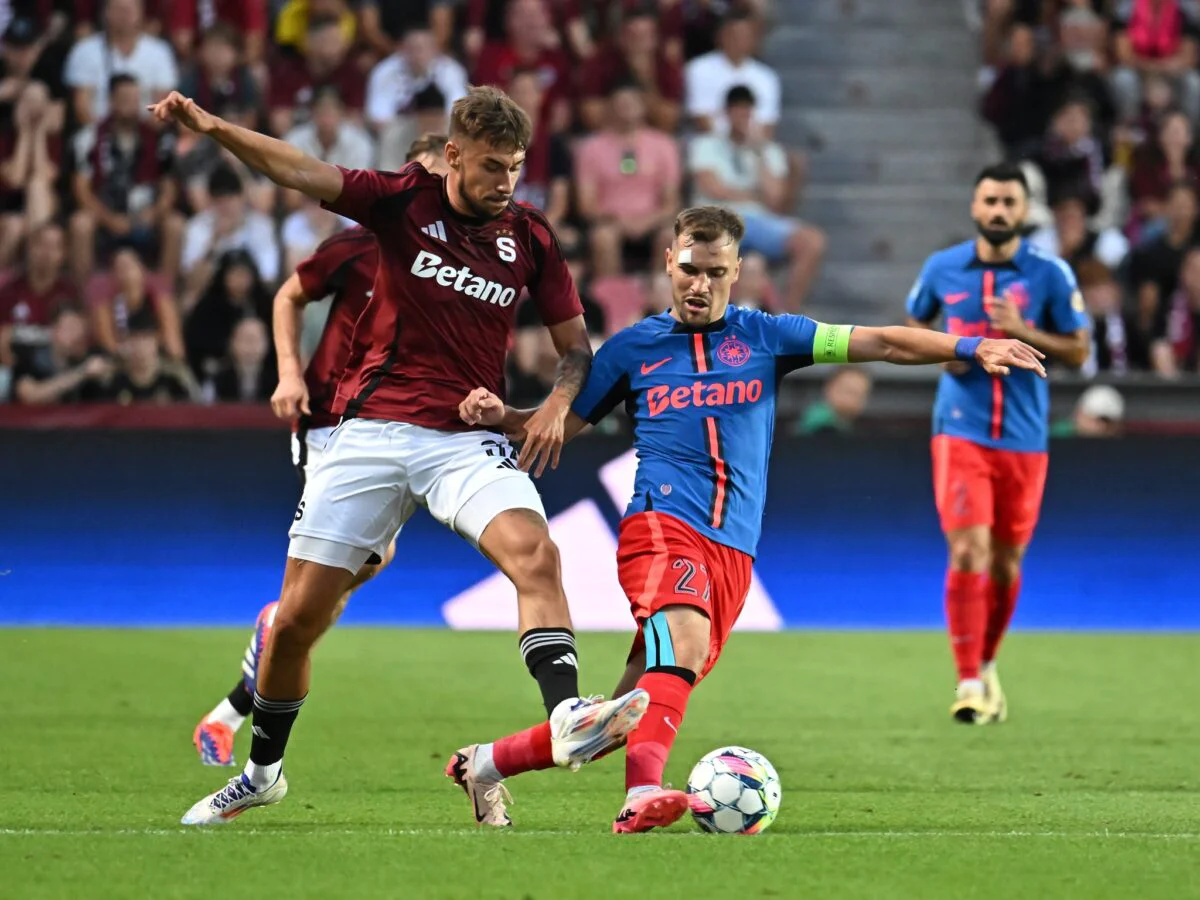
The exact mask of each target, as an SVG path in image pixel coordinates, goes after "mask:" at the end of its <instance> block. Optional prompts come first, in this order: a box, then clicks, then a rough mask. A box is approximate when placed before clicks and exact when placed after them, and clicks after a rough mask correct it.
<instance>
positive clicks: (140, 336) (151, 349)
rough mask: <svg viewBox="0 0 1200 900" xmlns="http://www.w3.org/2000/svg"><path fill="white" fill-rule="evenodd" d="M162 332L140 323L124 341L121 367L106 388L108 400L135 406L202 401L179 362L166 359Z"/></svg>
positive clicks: (149, 324) (193, 383) (130, 331)
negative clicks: (160, 342)
mask: <svg viewBox="0 0 1200 900" xmlns="http://www.w3.org/2000/svg"><path fill="white" fill-rule="evenodd" d="M160 351H161V348H160V346H159V343H158V330H157V329H156V328H155V327H154V325H153V324H152V323H149V322H139V323H138V324H137V325H136V326H135V327H132V328H130V329H129V332H128V333H127V334H126V335H125V336H124V337H123V338H122V339H121V347H120V365H119V367H118V368H117V371H116V372H115V373H114V374H113V376H112V379H111V380H110V381H109V382H108V384H107V385H106V386H105V396H106V398H107V399H109V400H112V401H114V402H116V403H120V404H121V405H122V406H128V405H130V404H131V403H158V404H165V403H172V402H181V401H187V400H196V399H198V392H197V390H196V386H195V382H194V381H193V380H192V377H191V375H190V373H189V372H188V371H187V369H186V368H185V367H184V366H183V365H182V364H180V363H178V362H167V361H165V360H164V359H163V358H162V353H161V352H160Z"/></svg>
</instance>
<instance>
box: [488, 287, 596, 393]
mask: <svg viewBox="0 0 1200 900" xmlns="http://www.w3.org/2000/svg"><path fill="white" fill-rule="evenodd" d="M579 299H580V302H581V303H582V304H583V321H584V325H585V326H586V327H587V331H588V334H589V335H590V336H591V337H592V343H593V344H598V343H599V342H600V341H601V340H603V338H604V335H605V325H606V321H605V314H604V310H603V309H601V308H600V307H599V306H598V305H597V304H596V303H595V302H594V301H593V300H592V299H591V298H590V297H589V296H588V294H587V292H586V290H585V291H581V292H580V295H579ZM558 363H559V357H558V351H556V350H555V349H554V340H553V339H552V338H551V337H550V332H549V331H548V330H547V329H546V328H544V327H543V326H542V318H541V316H540V315H539V313H538V310H537V305H536V304H534V303H531V302H530V301H529V300H525V301H524V302H522V303H521V305H520V306H518V307H517V318H516V327H515V331H514V332H513V348H512V353H511V354H510V357H509V377H508V379H507V388H508V402H509V403H511V404H512V405H513V406H517V407H520V406H536V405H537V404H539V403H541V402H542V401H543V400H545V399H546V396H547V395H548V394H549V393H550V389H551V388H553V387H554V380H555V378H557V377H558Z"/></svg>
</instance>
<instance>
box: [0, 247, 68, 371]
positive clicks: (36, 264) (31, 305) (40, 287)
mask: <svg viewBox="0 0 1200 900" xmlns="http://www.w3.org/2000/svg"><path fill="white" fill-rule="evenodd" d="M66 259H67V251H66V240H65V237H64V235H63V230H62V228H60V227H59V226H58V225H55V224H53V223H46V224H44V225H40V226H38V227H37V228H35V229H34V230H33V231H32V232H31V233H30V235H29V240H28V241H27V243H26V246H25V266H24V267H23V268H22V269H21V270H19V271H18V272H16V273H15V274H13V275H12V276H11V277H9V278H7V279H5V281H4V283H3V284H2V285H0V366H11V365H12V363H13V359H14V357H15V356H16V355H18V354H19V353H21V352H25V351H32V350H36V349H37V348H40V347H45V346H46V345H47V344H48V343H49V342H50V324H51V323H52V322H53V321H54V316H55V313H56V312H57V311H58V310H59V309H61V308H63V307H66V306H74V305H75V304H77V303H78V302H79V289H78V287H77V286H76V285H75V283H74V282H72V281H71V280H70V279H69V278H68V277H67V276H66V273H65V272H64V271H63V267H64V263H65V262H66Z"/></svg>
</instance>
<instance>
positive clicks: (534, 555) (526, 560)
mask: <svg viewBox="0 0 1200 900" xmlns="http://www.w3.org/2000/svg"><path fill="white" fill-rule="evenodd" d="M511 549H512V553H511V558H510V561H509V562H508V564H507V565H506V566H505V571H506V572H507V574H508V577H509V580H511V581H512V583H513V585H514V586H515V587H516V589H517V591H518V592H528V593H542V592H543V589H545V588H548V587H554V586H557V585H560V584H561V583H562V561H561V559H560V558H559V554H558V545H557V544H555V543H554V541H553V540H552V539H551V538H550V532H549V531H546V530H545V529H541V530H539V531H536V532H531V533H530V534H529V535H527V536H524V537H522V538H521V539H520V541H519V542H518V543H517V544H515V545H514V546H513V547H512V548H511Z"/></svg>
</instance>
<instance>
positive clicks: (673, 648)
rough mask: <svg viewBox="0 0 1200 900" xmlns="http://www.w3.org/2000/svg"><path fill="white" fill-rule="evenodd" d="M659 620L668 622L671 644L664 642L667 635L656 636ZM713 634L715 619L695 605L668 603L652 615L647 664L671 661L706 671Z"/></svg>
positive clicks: (680, 666)
mask: <svg viewBox="0 0 1200 900" xmlns="http://www.w3.org/2000/svg"><path fill="white" fill-rule="evenodd" d="M659 617H662V619H665V622H662V620H661V619H659ZM659 624H665V625H666V627H667V629H668V630H669V633H670V647H669V648H668V647H666V646H664V643H665V642H664V641H663V635H661V634H657V636H656V633H655V629H656V628H657V627H658V625H659ZM711 635H712V623H711V622H709V620H708V616H706V615H704V613H702V612H700V610H698V609H696V608H695V607H692V606H682V605H681V606H668V607H666V608H665V609H663V610H661V611H660V612H659V613H658V614H657V615H656V616H655V617H652V619H651V633H650V634H649V635H647V642H646V646H647V652H646V666H647V668H653V667H654V666H662V665H668V666H676V667H678V668H681V669H690V670H691V671H693V672H702V671H703V670H704V666H705V664H706V663H707V662H708V654H709V649H710V647H711ZM652 646H653V649H654V652H653V653H651V647H652Z"/></svg>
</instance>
